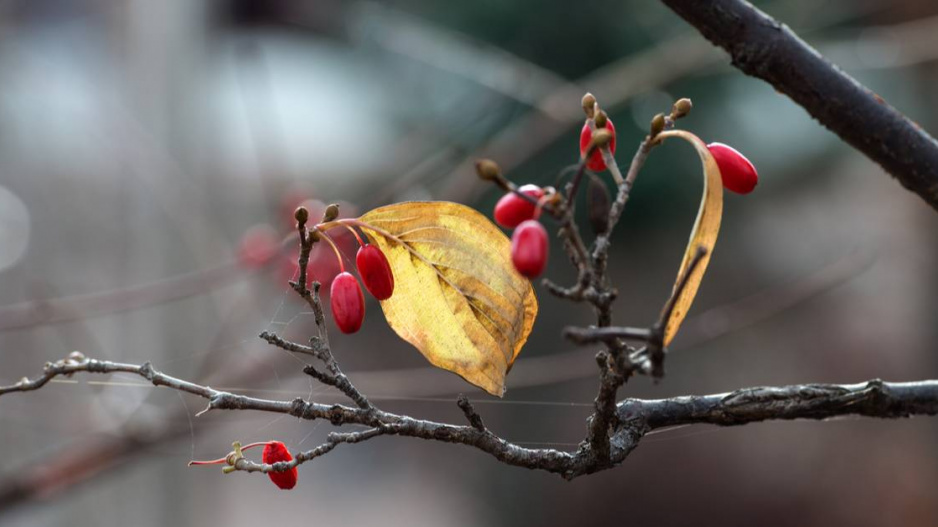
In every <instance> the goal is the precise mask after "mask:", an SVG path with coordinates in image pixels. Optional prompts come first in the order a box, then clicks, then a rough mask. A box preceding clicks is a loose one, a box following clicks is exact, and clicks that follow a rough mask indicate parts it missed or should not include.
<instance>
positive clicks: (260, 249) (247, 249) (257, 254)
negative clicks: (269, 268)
mask: <svg viewBox="0 0 938 527" xmlns="http://www.w3.org/2000/svg"><path fill="white" fill-rule="evenodd" d="M278 251H280V237H279V236H278V235H277V231H276V230H274V228H273V227H271V226H270V225H267V224H261V225H255V226H253V227H251V228H250V229H248V230H247V231H246V232H245V233H244V235H243V236H241V241H240V242H239V243H238V262H239V263H240V264H241V265H243V266H245V267H247V268H249V269H259V268H261V267H264V266H265V265H267V263H268V262H270V260H271V259H272V258H273V257H274V256H276V255H277V252H278Z"/></svg>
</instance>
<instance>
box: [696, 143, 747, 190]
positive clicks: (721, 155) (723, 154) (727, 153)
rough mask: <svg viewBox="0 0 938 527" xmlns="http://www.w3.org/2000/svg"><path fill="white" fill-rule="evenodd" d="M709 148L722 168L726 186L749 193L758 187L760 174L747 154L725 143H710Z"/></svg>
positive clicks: (721, 174)
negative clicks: (747, 157)
mask: <svg viewBox="0 0 938 527" xmlns="http://www.w3.org/2000/svg"><path fill="white" fill-rule="evenodd" d="M707 149H709V150H710V153H711V154H712V155H713V159H714V160H715V161H716V162H717V166H718V167H719V168H720V176H721V177H722V179H723V186H724V187H726V188H727V189H729V190H732V191H733V192H736V193H737V194H749V193H750V192H752V191H753V189H755V188H756V184H757V183H759V174H758V173H757V172H756V167H754V166H753V165H752V163H750V162H749V160H748V159H746V156H744V155H742V154H740V153H739V152H738V151H736V149H735V148H733V147H731V146H727V145H724V144H723V143H710V144H709V145H707Z"/></svg>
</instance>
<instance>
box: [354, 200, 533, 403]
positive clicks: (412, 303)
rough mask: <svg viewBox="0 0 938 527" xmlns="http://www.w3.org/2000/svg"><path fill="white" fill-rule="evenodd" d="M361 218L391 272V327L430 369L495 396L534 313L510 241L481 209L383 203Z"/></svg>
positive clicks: (387, 312) (387, 309)
mask: <svg viewBox="0 0 938 527" xmlns="http://www.w3.org/2000/svg"><path fill="white" fill-rule="evenodd" d="M359 220H360V222H361V223H359V226H361V227H362V230H363V231H364V232H365V235H366V236H368V239H369V240H370V241H371V242H372V243H374V244H375V245H377V246H378V248H380V249H381V250H382V251H383V252H384V254H385V255H386V256H387V258H388V262H389V263H390V264H391V270H392V271H393V273H394V283H395V287H394V294H393V295H392V296H391V298H389V299H387V300H384V301H382V302H381V309H382V310H383V311H384V316H385V318H387V321H388V324H390V326H391V328H393V329H394V331H396V332H397V334H398V335H400V337H401V338H403V339H404V340H406V341H407V342H410V343H411V344H413V345H414V346H416V347H417V349H418V350H420V352H421V353H423V355H424V357H426V358H427V360H428V361H430V363H431V364H433V365H434V366H436V367H438V368H442V369H445V370H449V371H451V372H453V373H456V374H458V375H460V376H462V377H463V378H464V379H466V380H467V381H469V382H471V383H472V384H474V385H476V386H478V387H480V388H482V389H484V390H485V391H487V392H489V393H491V394H492V395H496V396H499V397H501V396H502V395H503V394H504V393H505V375H507V374H508V371H509V370H510V369H511V365H512V363H514V361H515V358H516V357H517V356H518V353H519V352H520V351H521V347H522V346H523V345H524V343H525V341H526V340H527V338H528V335H529V334H530V333H531V328H532V327H533V325H534V318H535V317H536V316H537V299H536V298H535V296H534V288H532V287H531V283H530V282H529V281H528V280H527V279H525V278H524V277H522V276H521V275H520V274H518V272H517V271H516V270H515V268H514V266H513V265H512V263H511V255H510V250H511V249H510V246H511V242H510V241H509V240H508V238H507V237H506V236H505V235H504V234H503V233H502V231H501V230H499V229H498V227H496V226H495V225H494V224H492V222H490V221H489V220H488V218H486V217H485V216H483V215H482V214H480V213H479V212H477V211H475V210H473V209H472V208H469V207H466V206H465V205H460V204H458V203H449V202H444V201H413V202H405V203H397V204H394V205H388V206H386V207H380V208H377V209H375V210H372V211H370V212H368V213H366V214H365V215H364V216H362V217H361V218H359Z"/></svg>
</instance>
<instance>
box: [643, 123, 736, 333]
mask: <svg viewBox="0 0 938 527" xmlns="http://www.w3.org/2000/svg"><path fill="white" fill-rule="evenodd" d="M658 137H660V138H661V139H666V138H668V137H678V138H681V139H683V140H685V141H687V142H689V143H690V144H692V145H693V146H694V149H695V150H697V155H699V156H700V162H701V164H702V165H703V172H704V188H703V197H702V198H701V200H700V210H698V211H697V220H696V221H695V222H694V229H693V230H692V231H691V233H690V240H689V241H688V242H687V249H686V250H685V251H684V260H683V261H682V262H681V267H680V269H679V270H678V273H677V280H676V281H675V282H674V287H675V288H677V285H678V283H680V281H681V277H683V276H684V273H685V272H687V268H688V266H690V263H691V261H692V260H693V258H694V255H695V254H696V253H697V248H698V247H703V248H704V249H706V251H707V252H706V254H704V256H703V258H701V260H700V263H698V264H697V266H696V267H695V268H694V272H693V274H692V275H691V276H690V278H689V279H688V281H687V285H686V286H685V287H684V290H683V291H682V292H681V295H680V296H679V297H678V298H677V299H676V301H675V303H674V311H672V312H671V316H670V317H669V318H668V321H667V323H666V325H665V330H664V345H665V346H667V345H668V344H670V343H671V340H672V339H673V338H674V335H676V334H677V330H678V328H680V327H681V323H682V322H683V321H684V317H685V316H687V312H688V311H689V310H690V306H691V304H693V302H694V297H695V296H697V289H698V288H699V287H700V281H701V280H702V279H703V276H704V273H705V272H707V264H708V263H710V255H711V254H713V246H714V245H715V244H716V242H717V235H719V234H720V220H721V219H722V217H723V181H722V179H721V176H720V169H719V168H718V167H717V162H716V160H714V159H713V156H712V155H711V154H710V150H708V149H707V145H706V144H705V143H704V142H703V141H701V140H700V138H699V137H697V136H696V135H694V134H692V133H689V132H685V131H683V130H670V131H667V132H662V133H661V134H659V135H658Z"/></svg>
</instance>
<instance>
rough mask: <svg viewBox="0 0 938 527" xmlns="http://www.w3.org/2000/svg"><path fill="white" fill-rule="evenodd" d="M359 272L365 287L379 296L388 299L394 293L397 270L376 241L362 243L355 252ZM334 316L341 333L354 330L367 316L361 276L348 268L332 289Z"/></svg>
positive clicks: (335, 281) (378, 297)
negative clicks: (395, 271) (371, 243)
mask: <svg viewBox="0 0 938 527" xmlns="http://www.w3.org/2000/svg"><path fill="white" fill-rule="evenodd" d="M355 266H356V267H358V275H359V276H360V277H361V279H362V282H363V283H364V284H365V289H367V290H368V292H369V293H371V296H373V297H375V298H377V299H378V300H387V299H389V298H391V295H392V294H393V293H394V274H393V273H392V272H391V265H390V264H389V263H388V259H387V257H386V256H384V253H383V252H381V249H378V248H377V247H375V246H374V245H370V244H369V245H362V246H361V248H360V249H358V254H356V255H355ZM329 296H330V304H331V306H332V318H333V320H335V325H336V326H338V327H339V330H340V331H342V333H355V332H356V331H358V330H359V329H360V328H361V327H362V321H364V320H365V295H364V294H362V288H361V286H360V285H358V280H356V279H355V277H354V276H352V274H351V273H349V272H348V271H342V272H341V273H339V275H338V276H336V277H335V280H333V281H332V287H331V288H330V290H329Z"/></svg>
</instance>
